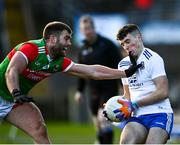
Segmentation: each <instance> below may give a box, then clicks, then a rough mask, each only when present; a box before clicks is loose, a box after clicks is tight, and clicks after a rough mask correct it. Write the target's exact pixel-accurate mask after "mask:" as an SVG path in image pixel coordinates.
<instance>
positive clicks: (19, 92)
mask: <svg viewBox="0 0 180 145" xmlns="http://www.w3.org/2000/svg"><path fill="white" fill-rule="evenodd" d="M11 94H12V96H13V97H17V96H20V95H22V94H23V93H22V92H21V91H20V90H18V89H13V90H12V93H11Z"/></svg>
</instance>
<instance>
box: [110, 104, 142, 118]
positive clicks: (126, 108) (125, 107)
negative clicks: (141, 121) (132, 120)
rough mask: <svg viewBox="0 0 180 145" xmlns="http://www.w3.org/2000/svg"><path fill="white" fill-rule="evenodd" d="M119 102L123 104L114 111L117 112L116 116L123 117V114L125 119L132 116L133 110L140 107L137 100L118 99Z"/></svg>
mask: <svg viewBox="0 0 180 145" xmlns="http://www.w3.org/2000/svg"><path fill="white" fill-rule="evenodd" d="M118 103H119V104H121V105H122V107H121V108H119V109H116V110H114V113H117V115H116V117H117V118H119V117H120V118H119V119H121V117H122V116H123V117H124V118H125V119H128V118H129V117H130V116H131V113H132V111H134V110H136V109H138V107H139V106H138V105H137V103H136V102H133V103H132V102H131V101H128V100H118Z"/></svg>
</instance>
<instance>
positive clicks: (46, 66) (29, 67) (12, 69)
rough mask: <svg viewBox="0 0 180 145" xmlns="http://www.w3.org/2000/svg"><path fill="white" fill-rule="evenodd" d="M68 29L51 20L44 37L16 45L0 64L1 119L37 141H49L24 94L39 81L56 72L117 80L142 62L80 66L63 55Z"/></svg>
mask: <svg viewBox="0 0 180 145" xmlns="http://www.w3.org/2000/svg"><path fill="white" fill-rule="evenodd" d="M71 34H72V30H71V28H70V27H69V26H68V25H66V24H64V23H62V22H50V23H48V24H47V25H46V26H45V28H44V31H43V38H42V39H39V40H31V41H27V42H24V43H21V44H19V45H17V46H16V47H15V48H14V49H13V50H12V51H11V52H10V53H9V54H8V55H7V57H6V58H5V59H4V60H3V62H2V63H1V64H0V88H1V89H0V119H3V118H5V119H6V120H7V121H9V122H10V123H11V124H13V125H15V126H16V127H18V128H19V129H21V130H23V131H24V132H25V133H27V134H28V135H30V136H31V137H32V138H33V140H34V142H35V143H37V144H49V143H50V139H49V137H48V134H47V130H46V125H45V122H44V119H43V117H42V114H41V112H40V110H39V109H38V107H37V106H36V105H35V104H34V103H33V98H31V97H28V96H27V94H28V92H29V91H30V90H31V88H32V87H33V86H34V85H35V84H37V83H38V82H39V81H41V80H43V79H44V78H46V77H48V76H50V75H51V74H53V73H55V72H58V71H59V72H64V73H68V74H70V75H75V76H79V77H88V78H93V79H99V80H101V79H118V78H122V77H127V76H131V75H132V74H133V73H134V72H135V71H136V70H137V69H138V68H139V67H141V65H132V66H131V67H130V68H128V69H127V70H125V71H119V70H117V69H111V68H108V67H104V66H101V65H82V64H77V63H74V62H73V61H72V60H71V59H69V58H67V57H65V54H66V49H67V48H69V47H70V46H71Z"/></svg>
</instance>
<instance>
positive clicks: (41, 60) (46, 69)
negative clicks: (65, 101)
mask: <svg viewBox="0 0 180 145" xmlns="http://www.w3.org/2000/svg"><path fill="white" fill-rule="evenodd" d="M17 51H19V52H21V54H22V55H23V56H24V58H25V59H26V61H27V64H28V65H27V68H26V69H25V70H24V71H23V72H22V73H21V74H20V76H19V83H20V89H21V91H22V92H23V93H24V94H27V93H28V92H29V91H30V90H31V88H32V87H33V86H34V85H36V84H37V83H38V82H39V81H41V80H43V79H44V78H46V77H48V76H50V75H51V74H53V73H55V72H61V71H63V72H65V71H67V70H68V69H69V68H70V67H71V66H72V65H73V62H72V60H70V59H69V58H67V57H60V58H59V59H57V60H52V59H51V58H50V56H49V54H48V51H47V49H46V47H45V41H44V39H39V40H31V41H28V42H24V43H21V44H19V45H17V46H16V47H15V48H14V49H13V50H12V51H11V52H10V53H9V54H8V55H7V57H6V58H5V59H4V61H3V62H2V63H1V64H0V96H1V97H3V98H5V99H7V100H10V101H12V99H13V98H12V96H11V94H10V92H9V90H8V88H7V85H6V79H5V73H6V70H7V67H8V65H9V62H10V61H11V58H12V57H13V55H14V54H15V53H16V52H17Z"/></svg>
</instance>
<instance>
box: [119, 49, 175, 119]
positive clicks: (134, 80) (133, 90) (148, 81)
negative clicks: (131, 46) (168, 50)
mask: <svg viewBox="0 0 180 145" xmlns="http://www.w3.org/2000/svg"><path fill="white" fill-rule="evenodd" d="M141 62H143V63H144V67H142V68H140V69H138V71H137V72H136V73H135V74H134V75H132V76H131V77H129V78H122V83H123V85H129V91H130V94H131V100H132V101H137V100H140V99H142V98H144V97H146V96H148V95H149V94H151V93H152V92H153V91H155V90H156V86H155V84H154V82H153V79H155V78H157V77H159V76H165V75H166V72H165V68H164V61H163V59H162V58H161V57H160V56H159V55H158V54H157V53H156V52H154V51H152V50H150V49H148V48H144V49H143V51H142V53H141V54H140V56H139V58H138V60H137V64H139V63H141ZM130 65H131V62H130V59H129V56H127V57H125V58H124V59H122V60H121V61H120V62H119V64H118V69H119V70H125V69H127V68H129V66H130ZM172 112H173V111H172V108H171V105H170V101H169V99H165V100H163V101H160V102H158V103H155V104H152V105H148V106H143V107H140V108H139V109H138V110H137V111H135V112H134V116H139V115H144V114H152V113H172Z"/></svg>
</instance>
